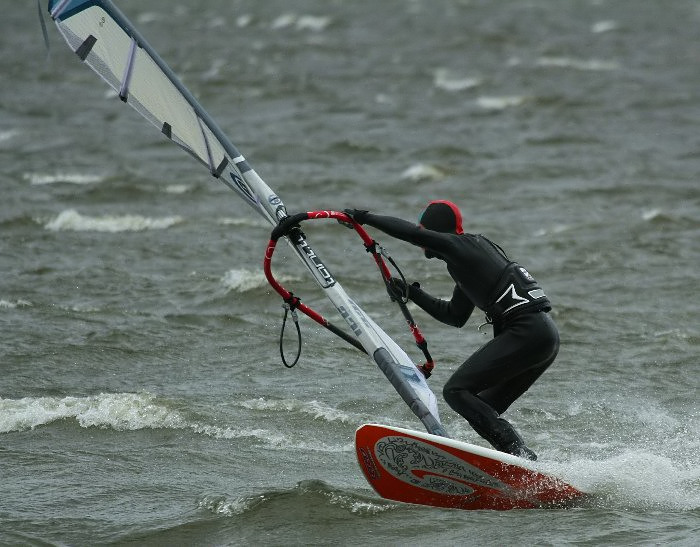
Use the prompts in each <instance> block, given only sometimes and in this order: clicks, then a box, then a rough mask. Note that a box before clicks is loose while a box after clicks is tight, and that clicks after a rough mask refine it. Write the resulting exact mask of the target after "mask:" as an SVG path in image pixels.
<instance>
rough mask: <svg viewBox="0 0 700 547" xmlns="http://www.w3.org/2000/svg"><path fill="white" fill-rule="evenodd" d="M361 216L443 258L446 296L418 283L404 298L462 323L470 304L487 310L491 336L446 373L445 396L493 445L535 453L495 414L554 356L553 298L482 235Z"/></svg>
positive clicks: (437, 315)
mask: <svg viewBox="0 0 700 547" xmlns="http://www.w3.org/2000/svg"><path fill="white" fill-rule="evenodd" d="M363 213H364V212H363ZM362 222H363V223H365V224H368V225H370V226H373V227H375V228H378V229H380V230H382V231H383V232H386V233H387V234H389V235H390V236H393V237H395V238H398V239H401V240H404V241H407V242H409V243H412V244H414V245H417V246H420V247H423V248H424V249H425V251H426V256H427V257H428V258H431V257H437V258H440V259H441V260H444V261H445V262H446V264H447V270H448V272H449V273H450V275H451V276H452V279H454V281H455V283H456V286H455V288H454V292H453V294H452V298H451V299H450V300H449V301H446V300H441V299H438V298H435V297H433V296H431V295H429V294H428V293H426V292H425V291H423V290H422V289H421V288H420V286H418V285H417V284H413V285H411V286H410V287H409V289H408V296H409V298H410V299H411V300H412V301H413V302H415V303H416V304H417V305H418V306H420V307H421V308H422V309H424V310H425V311H426V312H428V313H429V314H430V315H431V316H433V317H434V318H435V319H437V320H438V321H442V322H443V323H446V324H448V325H453V326H455V327H461V326H463V325H464V324H465V323H466V321H467V319H469V317H470V316H471V314H472V312H473V311H474V308H475V307H477V308H479V309H481V310H483V311H484V312H485V313H486V318H487V321H488V322H489V323H492V324H493V334H494V337H493V339H492V340H490V341H489V342H487V343H486V344H484V345H483V346H482V347H481V348H479V350H478V351H476V353H474V354H473V355H472V356H471V357H469V358H468V359H467V360H466V361H465V362H464V363H463V364H462V365H461V366H460V367H459V368H458V369H457V370H456V371H455V373H454V374H453V375H452V377H451V378H450V379H449V380H448V381H447V383H446V384H445V387H444V389H443V395H444V397H445V401H446V402H447V403H448V404H449V405H450V407H452V409H453V410H455V411H456V412H458V413H459V414H461V415H462V416H463V417H464V418H466V419H467V421H468V422H469V423H470V425H471V426H472V427H473V428H474V430H476V432H477V433H479V435H481V436H482V437H484V438H485V439H486V440H487V441H489V442H490V443H491V444H492V445H493V446H494V447H495V448H496V449H498V450H501V451H504V452H510V453H513V454H517V455H521V456H524V457H529V458H531V459H535V458H536V456H535V455H534V453H532V451H530V450H529V449H527V448H526V447H525V445H524V442H523V440H522V438H520V436H519V435H518V434H517V432H516V431H515V430H514V429H513V427H512V426H511V425H510V424H509V423H508V422H507V421H506V420H504V419H502V418H500V417H499V414H502V413H503V412H505V410H506V409H507V408H508V407H509V406H510V405H511V404H512V403H513V401H515V400H516V399H517V398H518V397H520V396H521V395H522V394H523V393H525V391H527V389H528V388H529V387H530V386H531V385H532V384H533V383H534V382H535V380H537V378H539V376H540V375H541V374H542V373H543V372H544V371H545V370H546V369H547V367H549V365H551V364H552V362H553V361H554V359H555V357H556V356H557V352H558V350H559V334H558V332H557V328H556V326H555V325H554V322H553V321H552V320H551V318H550V317H549V315H548V314H547V312H548V311H550V310H551V304H550V302H549V299H548V298H547V297H546V295H545V293H544V291H543V290H542V289H541V288H540V287H539V286H538V284H537V282H536V281H535V280H534V279H533V278H532V276H531V275H530V274H529V273H528V272H527V270H525V268H523V267H521V266H520V265H518V264H517V263H515V262H512V261H510V260H509V259H508V258H507V257H506V255H505V253H504V252H503V250H501V249H500V247H498V246H496V245H495V244H494V243H492V242H491V241H490V240H489V239H487V238H486V237H484V236H482V235H477V234H454V233H442V232H435V231H432V230H428V229H425V228H423V227H419V226H416V225H415V224H411V223H410V222H407V221H405V220H401V219H398V218H394V217H388V216H380V215H375V214H371V213H364V214H363V217H362Z"/></svg>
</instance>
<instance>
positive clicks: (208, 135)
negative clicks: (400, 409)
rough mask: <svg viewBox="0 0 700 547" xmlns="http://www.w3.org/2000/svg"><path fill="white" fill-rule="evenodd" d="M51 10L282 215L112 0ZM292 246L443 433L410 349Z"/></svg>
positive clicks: (139, 99)
mask: <svg viewBox="0 0 700 547" xmlns="http://www.w3.org/2000/svg"><path fill="white" fill-rule="evenodd" d="M48 11H49V13H50V14H51V18H52V19H53V20H54V22H55V23H56V26H57V27H58V30H59V31H60V33H61V34H62V35H63V37H64V38H65V40H66V42H67V43H68V45H69V47H70V48H71V50H73V51H74V52H75V53H76V55H77V56H78V57H79V58H80V60H81V61H83V62H84V63H85V64H87V65H88V66H89V67H90V68H91V69H92V70H94V71H95V72H96V73H97V74H99V75H100V77H101V78H102V79H103V80H104V81H105V82H106V83H107V84H108V85H109V86H110V87H111V88H112V89H113V90H114V91H115V92H116V93H117V94H118V96H119V98H120V99H121V100H122V101H123V102H124V103H126V104H128V105H129V106H131V107H132V108H134V109H135V110H136V111H137V112H139V113H140V114H141V115H142V116H143V117H144V118H145V119H147V120H148V121H149V122H150V123H151V124H153V125H154V126H155V127H156V128H157V129H158V130H159V131H160V132H161V133H162V134H163V135H164V136H165V137H166V138H168V139H170V140H171V141H172V142H174V143H175V144H177V145H178V146H180V147H181V148H182V149H184V150H185V151H187V152H188V153H189V154H190V155H191V156H192V157H194V158H195V159H197V160H198V161H199V162H200V163H202V164H203V165H204V166H205V167H206V168H207V169H208V170H209V173H210V174H211V175H212V176H214V177H215V178H216V179H218V180H220V181H221V182H223V183H224V184H226V185H227V186H229V187H230V188H231V189H233V190H234V191H236V192H237V193H238V195H239V196H240V197H242V198H243V199H244V200H245V201H246V202H247V203H248V204H249V205H250V206H251V207H253V208H254V209H255V210H256V211H257V212H258V213H259V214H261V215H262V216H263V218H265V219H266V220H267V221H268V222H270V224H272V225H276V224H277V222H278V221H279V220H280V219H281V218H284V217H285V216H287V211H286V207H285V205H284V203H283V201H282V200H281V199H280V198H279V196H277V195H276V194H275V192H273V191H272V189H271V188H270V187H269V186H268V185H267V184H266V183H265V182H264V181H263V180H262V178H261V177H260V176H259V175H258V174H257V173H256V172H255V170H254V169H253V168H252V167H251V166H250V164H249V163H248V162H247V160H246V159H245V158H244V157H243V155H242V154H241V153H240V152H239V151H238V150H237V149H236V147H235V146H234V145H233V144H232V143H231V141H230V140H229V139H228V137H227V136H226V135H225V134H224V133H223V132H222V131H221V129H220V128H219V126H218V125H217V124H216V123H215V122H214V120H212V119H211V118H210V116H209V115H208V114H207V112H206V111H205V110H204V109H203V108H202V106H201V105H200V104H199V103H198V102H197V100H196V99H195V98H194V97H193V96H192V94H191V93H190V91H189V90H188V89H187V88H186V87H185V86H184V85H183V84H182V82H181V81H180V80H179V79H178V77H177V76H176V75H175V73H174V72H173V71H172V70H171V69H170V68H169V67H168V66H167V65H166V64H165V62H164V61H163V60H162V59H161V58H160V56H159V55H158V54H157V53H156V52H155V50H154V49H153V48H152V47H151V46H150V45H149V44H148V42H147V41H146V40H145V39H144V38H143V37H142V36H141V35H140V34H139V32H138V31H137V30H136V29H135V27H134V25H133V24H132V23H131V22H130V21H129V20H128V19H127V18H126V17H125V16H124V15H123V14H122V13H121V12H120V11H119V10H118V9H117V8H116V6H115V5H114V4H113V3H112V2H111V1H110V0H50V1H49V4H48ZM292 246H293V248H294V250H295V252H296V254H297V256H298V257H299V258H300V259H301V260H302V262H303V263H304V264H305V265H306V267H307V268H308V270H309V272H310V273H311V275H312V276H313V277H314V279H315V280H316V282H317V284H318V285H319V287H320V288H321V289H322V290H323V291H324V292H325V294H326V296H327V297H328V298H329V299H330V301H331V302H332V303H333V305H334V306H335V307H336V309H337V310H338V311H339V312H340V315H341V316H342V317H343V318H344V319H345V321H346V322H347V323H348V325H349V326H350V327H351V328H352V329H353V332H354V333H355V335H356V336H357V338H358V340H359V342H360V343H361V344H362V346H363V347H364V348H365V350H367V353H368V355H370V356H371V357H372V359H373V361H374V362H375V364H377V366H378V367H379V368H380V369H381V370H382V372H383V373H384V375H385V376H386V377H387V379H388V380H389V381H390V382H391V384H392V385H393V386H394V388H395V389H396V391H397V392H398V393H399V395H400V396H401V397H402V398H403V399H404V401H405V402H406V404H408V406H409V408H411V410H412V411H413V412H414V414H415V415H416V416H417V417H418V418H419V419H420V420H421V421H422V422H423V424H424V425H425V427H426V429H427V430H428V431H429V432H430V433H434V434H437V435H446V433H445V430H444V428H443V426H442V424H441V422H440V418H439V415H438V410H437V401H436V398H435V395H434V394H433V392H432V390H431V389H430V387H429V386H428V385H427V383H426V382H425V378H424V377H423V375H422V374H421V373H420V372H419V371H418V369H417V368H416V366H415V365H414V364H413V362H412V360H411V359H410V358H409V357H408V355H406V353H405V352H404V351H403V350H402V349H401V348H400V347H399V346H398V345H397V344H396V343H395V342H394V341H393V340H392V339H391V338H390V337H389V336H388V335H387V334H386V333H385V332H384V331H383V330H382V329H381V328H380V327H379V326H378V325H377V324H376V323H375V322H374V321H373V320H372V319H371V318H370V317H369V316H368V315H367V314H366V313H365V312H364V310H362V308H360V306H358V305H357V304H356V303H355V302H354V301H353V300H351V299H350V297H349V296H348V295H347V293H346V292H345V290H344V289H343V287H342V286H341V285H340V283H338V282H337V280H336V279H335V278H334V277H333V276H332V275H331V274H330V272H329V269H328V268H327V267H326V266H325V265H324V264H323V262H322V261H321V259H320V258H319V256H318V254H317V253H316V252H314V251H313V249H312V248H311V246H310V245H309V243H308V241H307V240H306V239H305V238H299V239H297V240H295V241H294V242H293V245H292Z"/></svg>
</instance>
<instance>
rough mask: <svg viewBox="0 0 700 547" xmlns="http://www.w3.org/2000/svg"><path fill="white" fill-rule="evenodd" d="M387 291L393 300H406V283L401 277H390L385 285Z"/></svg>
mask: <svg viewBox="0 0 700 547" xmlns="http://www.w3.org/2000/svg"><path fill="white" fill-rule="evenodd" d="M387 291H388V292H389V296H390V297H391V298H392V299H393V300H406V299H407V298H408V288H407V287H406V283H404V281H403V279H401V278H398V277H392V278H390V279H389V283H388V285H387Z"/></svg>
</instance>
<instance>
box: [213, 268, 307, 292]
mask: <svg viewBox="0 0 700 547" xmlns="http://www.w3.org/2000/svg"><path fill="white" fill-rule="evenodd" d="M276 278H277V280H278V281H280V282H281V283H289V282H294V281H298V278H295V277H292V276H288V275H284V274H283V275H276ZM221 284H222V285H223V286H224V288H225V289H226V291H227V292H236V293H244V292H249V291H254V290H257V289H267V288H269V283H268V281H267V278H266V277H265V273H264V272H261V271H260V270H247V269H245V268H234V269H232V270H228V271H227V272H226V273H225V274H224V275H223V277H222V278H221Z"/></svg>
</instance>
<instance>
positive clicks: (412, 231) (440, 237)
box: [363, 212, 452, 253]
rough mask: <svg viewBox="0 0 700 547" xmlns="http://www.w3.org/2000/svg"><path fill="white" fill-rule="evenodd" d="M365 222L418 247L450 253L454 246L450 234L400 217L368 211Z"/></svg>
mask: <svg viewBox="0 0 700 547" xmlns="http://www.w3.org/2000/svg"><path fill="white" fill-rule="evenodd" d="M363 223H364V224H368V225H369V226H373V227H374V228H378V229H379V230H381V231H382V232H384V233H386V234H389V235H390V236H391V237H395V238H396V239H401V240H403V241H407V242H408V243H412V244H413V245H417V246H418V247H427V248H429V249H432V250H434V251H438V252H439V253H448V252H449V251H450V249H451V247H452V239H451V238H450V236H449V235H448V234H443V233H440V232H434V231H432V230H426V229H423V228H421V227H419V226H418V225H417V224H413V223H411V222H408V221H406V220H403V219H400V218H396V217H389V216H383V215H375V214H372V213H369V212H368V213H365V216H364V218H363Z"/></svg>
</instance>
